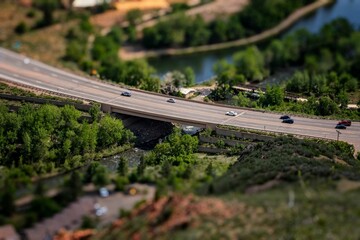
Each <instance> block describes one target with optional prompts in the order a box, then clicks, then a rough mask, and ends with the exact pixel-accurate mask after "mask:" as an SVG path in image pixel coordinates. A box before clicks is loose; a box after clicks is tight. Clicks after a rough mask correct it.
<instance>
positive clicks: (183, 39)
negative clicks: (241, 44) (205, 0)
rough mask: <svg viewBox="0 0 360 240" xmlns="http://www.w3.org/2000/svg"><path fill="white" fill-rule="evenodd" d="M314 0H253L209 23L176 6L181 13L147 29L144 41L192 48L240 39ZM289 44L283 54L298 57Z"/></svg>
mask: <svg viewBox="0 0 360 240" xmlns="http://www.w3.org/2000/svg"><path fill="white" fill-rule="evenodd" d="M310 2H313V0H295V1H283V0H279V1H271V0H266V1H265V2H264V1H261V0H256V1H251V2H250V3H249V4H248V5H247V6H246V7H245V9H243V10H242V11H241V12H239V13H236V14H234V15H232V16H230V17H227V18H216V19H215V20H214V21H212V22H210V23H209V24H206V23H205V22H204V19H203V18H202V17H201V16H196V17H189V16H185V14H183V13H182V12H181V11H178V9H175V10H176V12H179V13H177V14H173V15H172V16H171V17H169V18H167V19H166V21H165V20H164V21H160V22H159V23H158V24H156V25H155V26H153V27H149V28H145V29H144V30H143V38H142V44H143V45H144V46H145V47H146V48H164V47H189V46H199V45H205V44H211V43H219V42H226V41H231V40H236V39H240V38H242V37H245V36H249V35H253V34H255V33H259V32H261V31H263V30H265V29H269V28H271V27H273V26H275V25H276V24H278V23H279V22H280V21H281V20H283V19H284V18H285V17H287V16H288V15H289V14H290V13H292V12H293V11H294V10H295V9H297V8H299V7H301V6H303V5H305V4H308V3H310ZM278 9H281V10H282V11H278ZM290 43H291V42H290ZM286 47H289V45H285V46H284V48H282V49H283V50H282V51H281V52H279V54H280V55H282V56H281V57H285V58H287V59H291V60H296V58H297V57H298V56H299V54H298V53H297V54H296V55H294V54H293V53H296V52H292V51H287V50H288V49H286Z"/></svg>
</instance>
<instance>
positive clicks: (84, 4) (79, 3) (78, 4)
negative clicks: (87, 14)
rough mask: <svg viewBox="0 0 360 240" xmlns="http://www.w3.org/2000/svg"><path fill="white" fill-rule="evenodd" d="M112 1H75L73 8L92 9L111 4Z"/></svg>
mask: <svg viewBox="0 0 360 240" xmlns="http://www.w3.org/2000/svg"><path fill="white" fill-rule="evenodd" d="M111 2H112V0H74V1H73V3H72V6H73V7H75V8H90V7H95V6H98V5H101V4H104V3H107V4H110V3H111Z"/></svg>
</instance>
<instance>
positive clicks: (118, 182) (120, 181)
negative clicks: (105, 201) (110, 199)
mask: <svg viewBox="0 0 360 240" xmlns="http://www.w3.org/2000/svg"><path fill="white" fill-rule="evenodd" d="M114 184H115V189H116V190H117V191H124V190H125V186H126V185H127V184H129V179H128V178H127V177H125V176H116V178H115V180H114Z"/></svg>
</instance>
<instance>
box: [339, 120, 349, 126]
mask: <svg viewBox="0 0 360 240" xmlns="http://www.w3.org/2000/svg"><path fill="white" fill-rule="evenodd" d="M338 124H340V125H345V126H348V127H350V126H351V121H350V120H341V121H340V122H338Z"/></svg>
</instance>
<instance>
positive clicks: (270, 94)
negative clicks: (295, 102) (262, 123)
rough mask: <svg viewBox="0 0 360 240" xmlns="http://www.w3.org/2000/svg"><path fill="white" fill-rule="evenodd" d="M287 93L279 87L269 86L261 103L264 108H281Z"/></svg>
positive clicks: (261, 98) (260, 100)
mask: <svg viewBox="0 0 360 240" xmlns="http://www.w3.org/2000/svg"><path fill="white" fill-rule="evenodd" d="M284 97H285V93H284V90H283V89H282V88H281V87H279V86H273V87H270V86H267V87H266V93H265V94H264V95H262V96H261V97H260V99H259V102H260V104H261V105H262V106H280V105H281V104H282V103H283V102H284Z"/></svg>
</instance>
